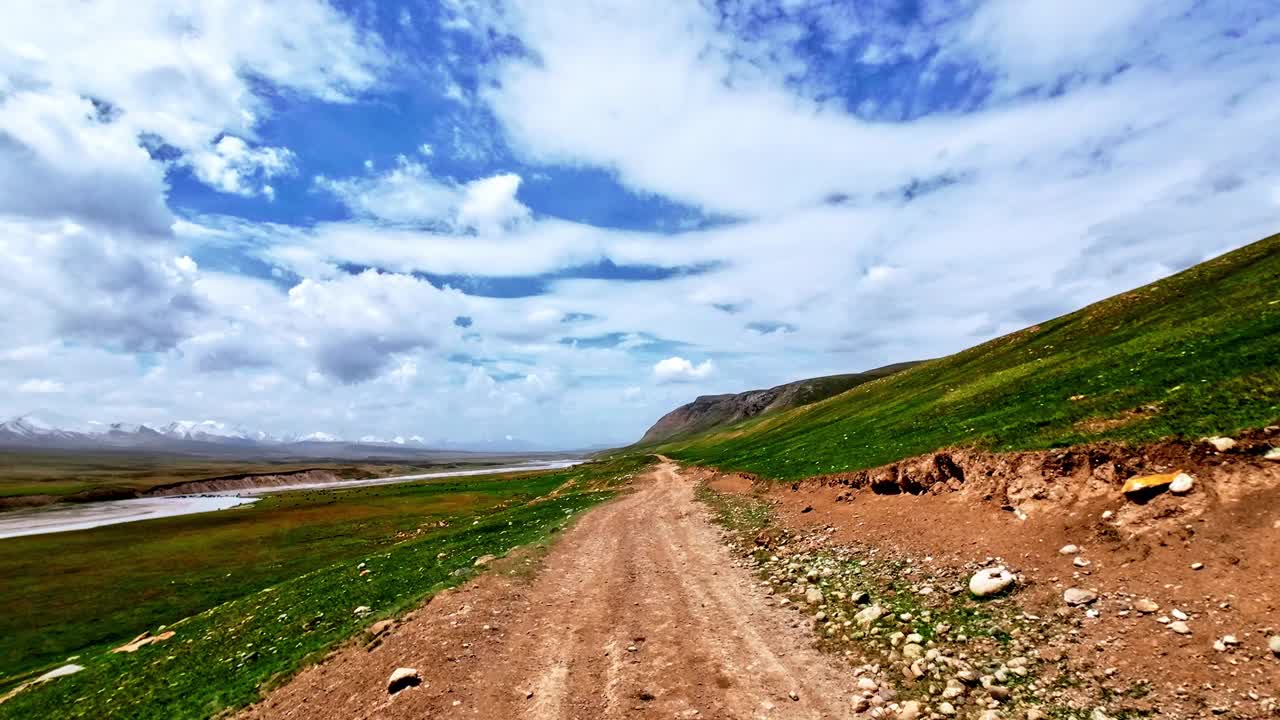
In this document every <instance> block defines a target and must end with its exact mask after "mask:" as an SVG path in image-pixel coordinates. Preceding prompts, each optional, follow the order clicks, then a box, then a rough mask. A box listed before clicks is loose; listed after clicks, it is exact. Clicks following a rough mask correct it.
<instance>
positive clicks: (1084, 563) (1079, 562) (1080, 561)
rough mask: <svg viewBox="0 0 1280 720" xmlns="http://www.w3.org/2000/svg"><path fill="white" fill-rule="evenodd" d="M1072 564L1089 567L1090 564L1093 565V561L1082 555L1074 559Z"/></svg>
mask: <svg viewBox="0 0 1280 720" xmlns="http://www.w3.org/2000/svg"><path fill="white" fill-rule="evenodd" d="M1071 564H1072V565H1075V566H1076V567H1089V565H1091V563H1090V562H1089V561H1088V560H1085V559H1084V558H1082V557H1077V558H1076V559H1075V560H1072V561H1071Z"/></svg>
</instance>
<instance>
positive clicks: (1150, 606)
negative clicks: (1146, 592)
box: [1133, 598, 1160, 613]
mask: <svg viewBox="0 0 1280 720" xmlns="http://www.w3.org/2000/svg"><path fill="white" fill-rule="evenodd" d="M1133 609H1134V610H1137V611H1138V612H1140V613H1153V612H1156V611H1158V610H1159V609H1160V606H1159V605H1157V604H1156V603H1155V602H1153V601H1151V600H1148V599H1146V598H1143V599H1141V600H1135V601H1134V602H1133Z"/></svg>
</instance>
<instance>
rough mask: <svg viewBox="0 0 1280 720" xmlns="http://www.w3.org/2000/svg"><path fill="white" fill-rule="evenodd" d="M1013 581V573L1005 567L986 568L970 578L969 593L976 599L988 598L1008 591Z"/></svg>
mask: <svg viewBox="0 0 1280 720" xmlns="http://www.w3.org/2000/svg"><path fill="white" fill-rule="evenodd" d="M1013 580H1014V578H1013V573H1011V572H1009V571H1008V570H1006V569H1004V568H1003V567H993V568H986V569H985V570H979V571H978V572H976V573H974V575H973V577H971V578H969V592H971V593H973V594H974V596H975V597H988V596H990V595H995V594H997V593H1000V592H1003V591H1004V590H1006V589H1007V588H1008V587H1009V586H1010V585H1012V584H1013Z"/></svg>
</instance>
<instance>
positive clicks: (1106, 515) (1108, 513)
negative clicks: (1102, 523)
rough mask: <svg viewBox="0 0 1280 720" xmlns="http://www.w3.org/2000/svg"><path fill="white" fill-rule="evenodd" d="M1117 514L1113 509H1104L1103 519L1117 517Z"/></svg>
mask: <svg viewBox="0 0 1280 720" xmlns="http://www.w3.org/2000/svg"><path fill="white" fill-rule="evenodd" d="M1115 516H1116V514H1115V512H1114V511H1111V510H1103V511H1102V519H1103V520H1110V519H1111V518H1113V517H1115Z"/></svg>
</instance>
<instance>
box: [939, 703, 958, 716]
mask: <svg viewBox="0 0 1280 720" xmlns="http://www.w3.org/2000/svg"><path fill="white" fill-rule="evenodd" d="M938 712H940V713H942V714H943V715H955V714H956V708H955V706H954V705H952V704H951V703H949V702H944V703H938Z"/></svg>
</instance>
